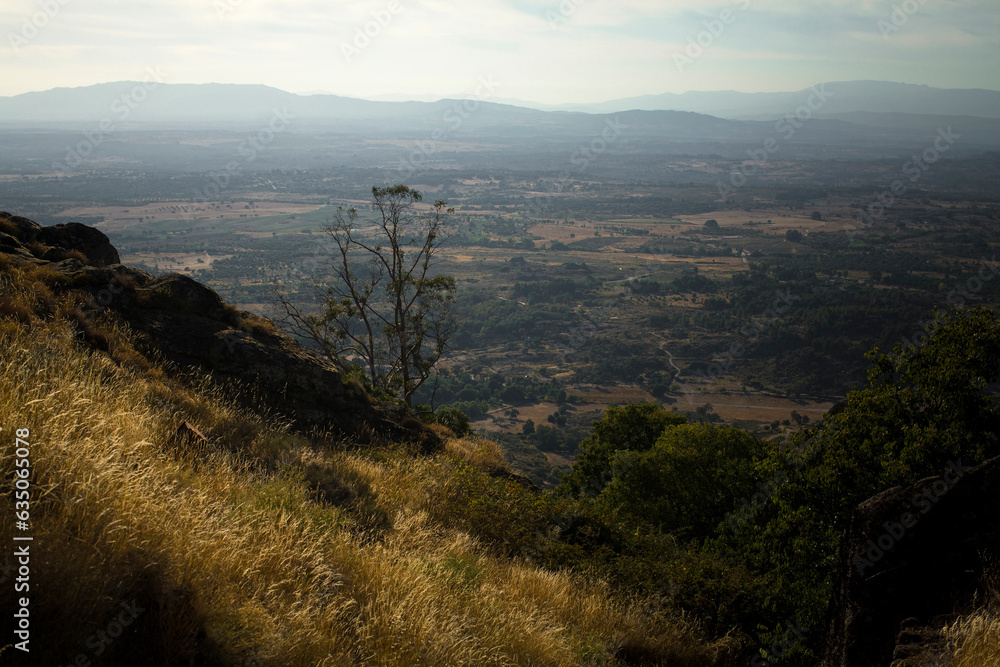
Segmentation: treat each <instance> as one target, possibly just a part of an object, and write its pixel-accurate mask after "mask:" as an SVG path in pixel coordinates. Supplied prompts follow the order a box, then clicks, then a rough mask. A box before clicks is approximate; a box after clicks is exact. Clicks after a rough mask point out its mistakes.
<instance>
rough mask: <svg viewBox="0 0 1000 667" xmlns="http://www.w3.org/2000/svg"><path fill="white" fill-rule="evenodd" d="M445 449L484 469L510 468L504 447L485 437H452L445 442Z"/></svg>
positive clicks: (461, 459)
mask: <svg viewBox="0 0 1000 667" xmlns="http://www.w3.org/2000/svg"><path fill="white" fill-rule="evenodd" d="M444 451H445V453H446V454H448V455H449V456H452V457H453V458H456V459H458V460H460V461H464V462H465V463H468V464H469V465H471V466H474V467H476V468H480V469H482V470H487V471H489V470H497V469H500V470H508V471H509V467H508V465H507V458H506V457H505V456H504V453H503V449H502V448H501V447H500V445H498V444H497V443H495V442H494V441H492V440H487V439H485V438H476V437H469V438H451V439H449V440H447V441H446V442H445V448H444Z"/></svg>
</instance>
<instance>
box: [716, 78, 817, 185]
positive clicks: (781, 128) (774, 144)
mask: <svg viewBox="0 0 1000 667" xmlns="http://www.w3.org/2000/svg"><path fill="white" fill-rule="evenodd" d="M831 97H833V93H831V92H830V91H829V90H827V89H826V84H825V83H824V84H821V85H819V86H813V87H812V88H810V89H809V97H807V98H806V101H805V102H804V103H803V104H802V105H801V106H799V107H798V108H797V109H795V110H794V111H793V112H791V113H788V114H785V116H784V118H781V119H779V120H778V121H776V122H775V124H774V131H775V135H776V136H773V137H768V138H767V139H765V140H764V143H763V145H762V146H761V147H760V148H750V149H747V155H748V156H749V157H750V159H749V160H744V161H743V163H742V164H741V165H740V166H739V168H738V169H734V170H733V171H731V172H730V174H729V183H728V184H726V183H723V182H722V181H719V182H718V183H717V185H718V188H719V194H720V195H721V197H722V198H723V199H728V198H729V197H731V196H732V195H733V193H735V192H736V190H737V189H739V188H742V187H743V186H744V185H746V184H747V179H749V178H750V177H751V176H754V175H755V174H756V173H757V172H758V171H759V170H760V169H762V168H763V167H765V166H766V165H767V163H768V162H769V161H770V160H771V156H772V155H774V154H775V153H777V152H778V151H779V150H781V143H780V142H779V141H778V139H779V138H780V139H782V140H784V141H790V140H791V139H792V137H794V136H795V133H796V132H798V131H799V130H801V129H802V128H803V126H805V124H806V123H807V122H809V120H810V119H811V118H812V117H813V115H814V114H815V113H817V112H818V111H819V110H820V109H822V108H823V105H825V104H826V103H827V102H828V101H829V100H830V98H831Z"/></svg>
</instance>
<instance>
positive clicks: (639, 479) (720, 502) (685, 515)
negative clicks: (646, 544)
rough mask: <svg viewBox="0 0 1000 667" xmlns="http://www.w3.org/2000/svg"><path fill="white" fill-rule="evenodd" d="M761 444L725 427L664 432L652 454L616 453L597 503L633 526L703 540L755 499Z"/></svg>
mask: <svg viewBox="0 0 1000 667" xmlns="http://www.w3.org/2000/svg"><path fill="white" fill-rule="evenodd" d="M763 452H764V448H763V446H762V443H761V442H760V440H758V439H757V438H756V437H754V436H753V435H751V434H749V433H747V432H745V431H741V430H739V429H736V428H732V427H728V426H712V425H706V424H678V425H674V426H667V427H666V428H665V429H664V430H663V432H662V433H661V435H660V437H659V438H658V439H657V440H656V443H655V444H654V445H653V447H652V448H651V449H648V450H646V451H634V450H619V451H618V452H616V453H615V455H614V458H613V461H612V466H611V468H612V471H613V474H614V477H613V478H612V480H611V482H610V483H609V484H608V485H607V486H606V487H605V488H604V490H603V491H602V492H601V495H600V496H599V498H598V503H599V504H601V505H604V506H605V507H606V508H608V509H609V510H610V511H611V512H613V513H614V514H615V515H617V516H618V517H619V518H622V519H625V520H626V521H627V522H629V523H632V524H637V523H647V524H650V525H652V526H655V527H657V528H659V529H661V530H664V531H667V532H671V533H674V534H675V535H683V536H685V537H693V538H697V539H705V538H708V537H712V536H714V535H715V533H716V531H717V530H718V528H719V525H720V524H721V523H722V522H723V521H724V520H725V518H726V515H727V514H728V513H729V511H730V510H731V508H732V507H733V505H734V504H735V503H736V502H737V501H739V500H742V499H743V498H747V497H749V496H751V495H753V492H754V481H755V477H754V473H755V463H756V459H758V458H760V457H761V456H762V455H763Z"/></svg>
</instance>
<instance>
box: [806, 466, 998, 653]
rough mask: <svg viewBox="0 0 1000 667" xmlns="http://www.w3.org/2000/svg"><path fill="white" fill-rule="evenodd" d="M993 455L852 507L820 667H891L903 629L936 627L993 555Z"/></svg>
mask: <svg viewBox="0 0 1000 667" xmlns="http://www.w3.org/2000/svg"><path fill="white" fill-rule="evenodd" d="M998 496H1000V457H997V458H994V459H991V460H989V461H987V462H985V463H983V464H982V465H979V466H976V467H973V468H968V467H966V466H964V465H962V462H961V461H954V462H951V463H950V464H949V469H948V470H947V471H945V472H943V474H942V475H941V476H938V477H929V478H927V479H923V480H921V481H919V482H917V483H916V484H914V485H912V486H908V487H897V488H894V489H889V490H888V491H885V492H883V493H880V494H879V495H877V496H874V497H872V498H870V499H868V500H867V501H865V502H864V503H862V504H861V505H859V506H858V507H857V508H855V510H854V512H853V513H852V516H851V519H850V522H849V525H848V527H847V528H846V530H845V533H844V538H843V540H842V543H841V552H840V557H839V563H838V569H837V573H836V576H835V579H834V589H833V596H832V599H831V603H830V611H829V625H828V631H827V641H826V648H825V652H824V656H823V661H822V665H823V667H869V666H872V667H874V666H878V667H882V666H884V665H888V664H890V662H892V660H893V654H894V652H897V654H898V653H899V652H898V651H897V640H898V639H899V638H900V637H901V636H902V637H906V636H907V633H905V632H901V631H902V630H905V629H906V628H907V627H913V626H914V625H918V626H929V627H933V626H935V625H937V624H939V621H938V619H940V618H942V617H946V616H947V615H949V614H952V613H954V611H955V610H956V609H957V608H960V607H961V605H962V604H963V603H965V602H967V601H968V600H969V599H971V597H972V596H973V595H974V594H975V593H976V591H977V590H978V589H979V587H980V586H981V582H982V575H983V562H984V558H985V557H987V556H989V555H994V556H995V555H998V554H1000V503H998V502H997V498H998Z"/></svg>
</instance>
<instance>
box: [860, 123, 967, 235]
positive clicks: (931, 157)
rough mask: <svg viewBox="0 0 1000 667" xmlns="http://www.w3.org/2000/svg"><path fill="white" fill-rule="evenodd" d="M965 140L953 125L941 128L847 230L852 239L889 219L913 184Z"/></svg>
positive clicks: (877, 194) (862, 210)
mask: <svg viewBox="0 0 1000 667" xmlns="http://www.w3.org/2000/svg"><path fill="white" fill-rule="evenodd" d="M961 138H962V135H960V134H958V133H956V132H954V131H953V130H952V129H951V126H950V125H949V126H948V129H943V128H940V127H939V128H938V136H937V137H935V138H934V142H933V143H932V144H931V145H930V146H928V147H927V148H925V149H924V151H923V152H922V153H920V154H919V155H913V156H912V157H911V159H909V160H907V161H906V162H905V163H903V166H902V168H901V169H900V171H899V177H898V178H897V179H896V180H894V181H893V182H892V183H890V184H889V186H888V187H887V188H885V189H884V190H882V191H881V192H877V193H875V201H874V202H872V203H871V204H869V205H868V206H867V207H866V208H864V209H861V210H859V211H858V215H857V218H856V219H857V224H856V225H854V226H848V227H845V228H844V231H845V232H846V233H847V236H848V238H850V239H853V238H854V237H855V236H856V235H857V234H858V232H859V231H860V230H862V229H867V228H870V227H871V226H872V225H873V224H875V221H876V219H878V218H879V217H881V216H883V215H885V213H886V211H888V210H889V209H890V208H892V207H893V206H894V205H895V204H896V201H897V199H898V198H899V197H902V196H903V195H905V194H906V193H907V192H908V191H909V189H910V188H911V187H912V186H913V184H915V183H917V182H918V181H919V180H920V179H921V178H922V177H923V175H924V174H925V173H927V170H929V169H930V168H931V165H933V164H934V163H935V162H937V161H938V160H940V159H941V157H942V156H943V155H944V154H945V153H947V152H948V151H950V150H951V147H952V146H954V145H955V143H956V142H957V141H958V140H959V139H961Z"/></svg>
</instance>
